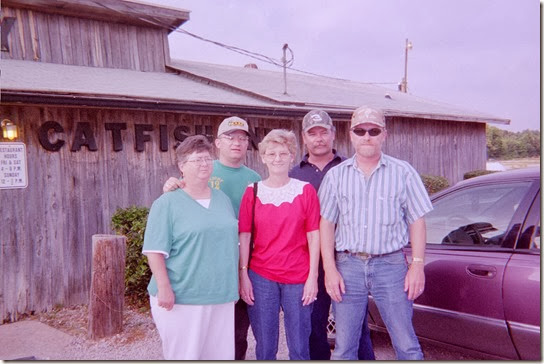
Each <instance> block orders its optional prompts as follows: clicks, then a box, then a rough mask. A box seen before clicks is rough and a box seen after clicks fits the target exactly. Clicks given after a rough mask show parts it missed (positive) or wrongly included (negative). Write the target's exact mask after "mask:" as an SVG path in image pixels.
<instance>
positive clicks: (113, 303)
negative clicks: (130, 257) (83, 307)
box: [88, 235, 126, 339]
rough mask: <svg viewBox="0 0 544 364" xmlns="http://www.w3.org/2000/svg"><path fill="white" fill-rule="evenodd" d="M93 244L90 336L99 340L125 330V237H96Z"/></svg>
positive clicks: (94, 236)
mask: <svg viewBox="0 0 544 364" xmlns="http://www.w3.org/2000/svg"><path fill="white" fill-rule="evenodd" d="M92 241H93V263H92V271H91V294H90V299H89V300H90V301H89V330H88V335H89V336H90V338H92V339H96V338H102V337H106V336H112V335H115V334H118V333H120V332H121V331H122V330H123V306H124V300H125V250H126V237H124V236H122V235H93V240H92Z"/></svg>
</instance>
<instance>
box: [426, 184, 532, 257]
mask: <svg viewBox="0 0 544 364" xmlns="http://www.w3.org/2000/svg"><path fill="white" fill-rule="evenodd" d="M529 187H530V182H513V183H508V184H494V185H486V186H481V185H480V186H473V187H467V188H464V189H460V190H457V191H453V192H451V193H449V194H448V195H446V196H443V197H442V198H440V199H439V200H437V201H435V202H434V203H433V207H434V209H433V211H431V212H430V213H429V214H427V215H426V216H425V222H426V224H427V241H428V243H430V244H448V245H450V244H451V245H474V244H480V245H482V246H484V245H486V246H495V247H496V246H497V245H501V244H502V241H503V238H504V234H505V232H506V229H507V228H508V224H509V223H510V220H511V219H512V216H513V215H514V212H515V211H516V209H517V208H518V206H519V204H520V202H521V200H522V198H523V197H524V195H525V194H526V193H527V190H528V189H529Z"/></svg>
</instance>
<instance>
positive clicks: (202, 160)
mask: <svg viewBox="0 0 544 364" xmlns="http://www.w3.org/2000/svg"><path fill="white" fill-rule="evenodd" d="M187 162H190V163H194V164H211V163H212V162H213V159H212V158H195V159H188V160H187Z"/></svg>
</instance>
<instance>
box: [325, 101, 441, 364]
mask: <svg viewBox="0 0 544 364" xmlns="http://www.w3.org/2000/svg"><path fill="white" fill-rule="evenodd" d="M386 136H387V131H386V129H385V116H384V114H383V112H382V111H381V110H379V109H375V108H372V107H368V106H362V107H360V108H358V109H356V110H355V111H354V113H353V115H352V118H351V128H350V138H351V143H352V145H353V147H354V149H355V155H354V156H353V157H351V158H349V159H346V160H345V161H344V162H342V163H340V164H339V165H337V166H336V167H334V168H332V169H331V170H330V171H329V172H328V173H327V175H326V176H325V178H324V179H323V182H322V185H321V188H320V189H319V202H320V205H321V224H320V237H321V254H322V259H323V269H324V271H325V286H326V290H327V293H328V294H329V295H330V296H331V298H332V300H333V301H334V303H333V306H334V309H335V320H336V346H335V349H334V352H333V354H332V358H333V359H335V360H342V359H343V360H355V359H357V344H358V341H357V339H358V336H359V335H358V333H359V331H360V327H361V325H362V323H363V319H364V315H365V313H366V310H367V306H368V294H369V293H370V294H372V297H373V298H374V301H375V302H376V305H377V306H378V309H379V311H380V314H381V316H382V318H383V320H384V322H385V325H386V327H387V330H388V332H389V335H390V336H391V341H392V343H393V348H394V349H395V352H396V354H397V359H400V360H421V359H423V353H422V352H421V347H420V345H419V342H418V339H417V337H416V335H415V332H414V328H413V325H412V314H413V307H412V305H413V300H415V299H416V298H417V297H419V296H420V295H421V293H423V289H424V286H425V273H424V270H423V267H424V264H423V263H424V262H423V260H424V255H425V244H426V228H425V220H424V215H425V214H426V213H428V212H429V211H431V210H432V205H431V201H430V199H429V196H428V194H427V192H426V190H425V187H424V186H423V182H422V181H421V178H420V176H419V174H418V173H417V172H416V170H415V169H414V168H413V167H412V166H411V165H410V164H409V163H408V162H405V161H402V160H399V159H396V158H393V157H390V156H388V155H385V154H383V153H382V146H383V143H384V141H385V138H386ZM408 242H410V243H411V248H412V255H413V258H412V264H410V265H409V266H408V263H407V261H406V256H405V255H404V251H403V250H402V248H403V247H404V246H405V245H406V244H408Z"/></svg>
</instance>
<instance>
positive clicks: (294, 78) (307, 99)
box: [169, 60, 510, 124]
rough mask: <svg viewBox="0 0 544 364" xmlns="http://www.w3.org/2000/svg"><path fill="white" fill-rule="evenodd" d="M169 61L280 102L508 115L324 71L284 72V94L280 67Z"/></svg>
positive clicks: (466, 116)
mask: <svg viewBox="0 0 544 364" xmlns="http://www.w3.org/2000/svg"><path fill="white" fill-rule="evenodd" d="M169 66H170V67H172V68H173V69H176V70H178V71H180V72H182V73H183V74H185V75H188V76H192V77H198V78H201V79H203V80H207V81H208V82H211V83H213V82H216V83H217V84H220V85H222V86H227V87H231V88H232V89H236V90H244V91H246V92H248V93H252V94H254V95H256V96H257V95H258V96H261V97H265V98H268V99H269V100H271V101H276V102H278V103H281V104H283V105H296V106H297V107H305V108H307V109H308V108H315V107H320V108H323V109H325V110H327V111H329V110H337V111H340V110H349V111H353V110H354V109H355V108H357V107H359V106H361V105H364V104H367V105H371V106H374V107H377V108H381V109H383V110H384V111H385V114H386V115H388V116H405V117H417V118H425V119H438V120H456V121H472V122H485V123H496V124H509V123H510V120H508V119H502V118H498V117H496V116H493V115H487V114H484V113H481V112H478V111H473V110H467V109H465V108H461V107H457V106H453V105H449V104H446V103H440V102H436V101H432V100H427V99H423V98H420V97H416V96H413V95H410V94H406V93H403V92H400V91H395V90H391V89H388V88H385V87H382V86H377V85H372V84H365V83H360V82H355V81H350V80H342V79H336V78H330V77H320V76H308V75H301V74H297V73H290V72H289V71H288V73H287V95H285V94H284V80H283V72H281V71H280V72H276V71H267V70H260V69H255V68H244V67H234V66H226V65H216V64H209V63H202V62H193V61H185V60H172V61H171V63H170V64H169Z"/></svg>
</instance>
